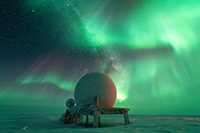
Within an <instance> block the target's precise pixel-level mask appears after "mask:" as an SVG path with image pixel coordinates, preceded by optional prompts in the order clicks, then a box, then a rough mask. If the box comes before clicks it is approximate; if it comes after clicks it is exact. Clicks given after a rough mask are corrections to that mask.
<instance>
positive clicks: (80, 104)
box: [60, 72, 130, 127]
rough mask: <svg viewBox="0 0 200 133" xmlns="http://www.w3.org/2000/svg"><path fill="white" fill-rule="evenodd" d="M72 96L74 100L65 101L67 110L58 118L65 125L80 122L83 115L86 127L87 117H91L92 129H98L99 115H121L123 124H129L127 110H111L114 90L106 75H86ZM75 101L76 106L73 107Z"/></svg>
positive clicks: (114, 94)
mask: <svg viewBox="0 0 200 133" xmlns="http://www.w3.org/2000/svg"><path fill="white" fill-rule="evenodd" d="M81 94H82V95H81ZM74 95H75V100H74V99H72V98H70V99H68V100H67V101H66V106H67V107H68V109H67V110H66V113H64V114H63V115H62V116H61V118H60V119H61V120H63V121H64V123H65V124H69V123H79V122H82V121H83V115H85V116H86V127H87V126H88V121H89V120H88V119H89V117H88V116H89V115H92V116H93V117H94V120H93V127H100V115H101V114H123V115H124V121H125V124H129V123H130V122H129V115H128V111H129V109H128V108H113V105H114V103H115V101H116V88H115V85H114V83H113V81H112V80H111V79H110V77H108V76H107V75H105V74H102V73H98V72H95V73H89V74H86V75H85V76H83V77H82V78H81V79H80V80H79V82H78V83H77V85H76V88H75V94H74ZM75 101H76V104H77V106H74V105H75Z"/></svg>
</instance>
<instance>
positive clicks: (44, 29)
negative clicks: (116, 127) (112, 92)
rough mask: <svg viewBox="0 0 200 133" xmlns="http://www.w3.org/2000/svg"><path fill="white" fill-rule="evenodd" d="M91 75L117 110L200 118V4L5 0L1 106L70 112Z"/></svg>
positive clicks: (0, 30) (184, 0) (182, 0)
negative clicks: (106, 86)
mask: <svg viewBox="0 0 200 133" xmlns="http://www.w3.org/2000/svg"><path fill="white" fill-rule="evenodd" d="M94 71H98V72H102V73H105V74H107V75H108V76H110V77H111V78H112V80H113V81H114V83H115V85H116V88H117V101H116V104H115V107H128V108H130V109H131V111H130V112H131V113H133V114H175V115H186V114H187V115H200V114H199V112H200V107H199V105H200V84H199V82H200V1H199V0H192V1H188V0H162V1H161V0H104V1H96V0H1V2H0V105H1V107H3V108H4V109H5V110H6V109H9V108H15V107H18V108H20V111H23V110H28V109H29V108H31V107H41V108H42V107H43V108H45V107H52V108H54V109H55V110H56V109H58V110H59V109H60V108H62V107H63V108H64V109H65V101H66V100H67V99H68V98H71V97H73V96H74V89H75V86H76V83H77V82H78V80H79V79H80V78H81V77H82V76H83V75H85V74H86V73H89V72H94ZM63 111H64V110H63ZM60 113H62V112H60Z"/></svg>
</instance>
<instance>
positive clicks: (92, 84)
mask: <svg viewBox="0 0 200 133" xmlns="http://www.w3.org/2000/svg"><path fill="white" fill-rule="evenodd" d="M116 95H117V92H116V87H115V84H114V83H113V81H112V79H111V78H110V77H108V76H107V75H105V74H102V73H99V72H93V73H89V74H86V75H85V76H83V77H82V78H81V79H80V80H79V81H78V83H77V85H76V88H75V92H74V98H75V101H76V104H77V105H78V106H80V107H84V106H85V105H97V106H99V107H113V106H114V104H115V101H116ZM97 103H98V104H97Z"/></svg>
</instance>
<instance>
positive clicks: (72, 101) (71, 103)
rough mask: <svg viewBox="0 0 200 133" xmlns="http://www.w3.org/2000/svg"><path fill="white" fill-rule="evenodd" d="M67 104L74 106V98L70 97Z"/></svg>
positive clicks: (70, 106) (69, 106)
mask: <svg viewBox="0 0 200 133" xmlns="http://www.w3.org/2000/svg"><path fill="white" fill-rule="evenodd" d="M65 105H66V106H67V107H68V108H72V107H74V105H75V101H74V99H72V98H70V99H68V100H67V101H66V103H65Z"/></svg>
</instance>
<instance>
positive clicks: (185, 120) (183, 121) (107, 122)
mask: <svg viewBox="0 0 200 133" xmlns="http://www.w3.org/2000/svg"><path fill="white" fill-rule="evenodd" d="M60 116H61V114H36V113H35V114H12V115H5V114H3V115H2V114H1V115H0V132H22V131H26V132H66V133H80V132H87V133H96V132H97V133H100V132H102V133H104V132H109V133H112V132H113V133H116V132H117V133H123V132H134V133H137V132H148V133H151V132H200V116H158V115H129V117H130V122H131V123H130V124H128V125H124V118H123V115H101V116H100V117H101V122H100V125H101V127H100V128H93V127H92V121H93V118H92V116H90V117H89V127H88V128H86V127H85V121H83V123H79V124H63V121H60V120H59V118H60ZM84 120H85V117H84Z"/></svg>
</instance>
